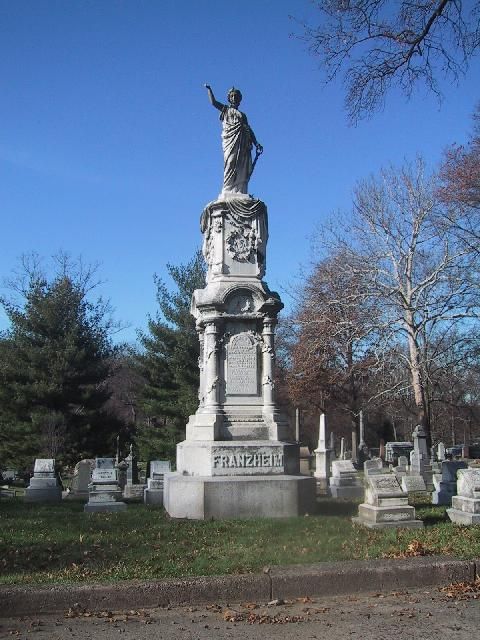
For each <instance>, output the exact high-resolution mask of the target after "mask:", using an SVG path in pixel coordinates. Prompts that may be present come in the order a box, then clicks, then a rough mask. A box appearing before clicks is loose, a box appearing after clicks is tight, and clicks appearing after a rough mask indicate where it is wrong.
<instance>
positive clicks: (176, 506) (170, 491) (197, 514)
mask: <svg viewBox="0 0 480 640" xmlns="http://www.w3.org/2000/svg"><path fill="white" fill-rule="evenodd" d="M165 489H166V490H165V508H166V510H167V511H168V513H169V514H170V515H171V516H172V517H174V518H190V519H197V520H206V519H209V518H215V519H223V518H242V519H246V518H290V517H294V516H300V515H305V514H306V513H311V509H312V508H313V506H314V504H315V479H314V478H308V477H306V476H287V475H281V476H263V477H262V476H238V477H228V476H221V477H216V478H206V477H194V476H182V475H179V474H174V473H170V474H166V475H165Z"/></svg>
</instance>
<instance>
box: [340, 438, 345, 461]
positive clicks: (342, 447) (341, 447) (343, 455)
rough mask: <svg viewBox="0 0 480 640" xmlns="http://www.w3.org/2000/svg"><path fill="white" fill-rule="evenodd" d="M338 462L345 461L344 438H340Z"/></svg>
mask: <svg viewBox="0 0 480 640" xmlns="http://www.w3.org/2000/svg"><path fill="white" fill-rule="evenodd" d="M340 460H345V438H340Z"/></svg>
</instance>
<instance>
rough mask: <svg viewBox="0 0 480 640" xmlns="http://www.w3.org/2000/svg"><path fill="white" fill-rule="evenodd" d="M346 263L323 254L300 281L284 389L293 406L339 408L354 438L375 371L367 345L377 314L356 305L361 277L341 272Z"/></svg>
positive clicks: (339, 254)
mask: <svg viewBox="0 0 480 640" xmlns="http://www.w3.org/2000/svg"><path fill="white" fill-rule="evenodd" d="M346 258H347V256H346V255H344V253H343V252H342V251H339V252H337V253H333V254H332V255H329V256H328V258H326V259H325V260H322V261H320V262H319V263H318V264H316V265H315V266H314V268H313V270H312V272H311V274H310V276H309V277H308V278H307V280H306V282H305V285H304V287H303V290H302V292H301V295H300V298H299V300H298V306H297V309H296V310H295V312H294V313H293V314H292V316H291V317H290V318H289V327H290V330H291V333H292V337H291V340H290V341H291V349H290V356H291V359H290V360H291V361H290V365H291V366H290V374H289V378H288V386H289V392H290V395H291V397H292V398H293V400H294V402H295V404H296V405H297V406H305V405H306V406H308V407H309V408H310V409H312V408H314V409H315V410H316V411H317V412H320V411H322V412H324V411H328V413H329V415H331V413H332V411H333V410H334V408H335V409H336V410H337V411H338V410H339V409H340V410H341V411H342V413H343V415H344V416H348V417H349V420H348V419H347V422H348V421H349V422H350V428H351V430H352V432H355V433H356V432H357V430H358V420H359V413H360V410H361V409H362V408H365V405H366V404H367V403H368V402H369V398H370V394H371V391H372V385H371V382H372V378H373V377H374V375H375V372H376V370H377V364H378V363H377V362H376V360H375V356H374V353H373V351H372V349H371V345H372V344H373V343H375V342H376V340H377V339H378V337H377V336H376V335H375V333H376V330H377V327H378V323H375V322H374V321H373V320H374V318H375V317H376V316H377V315H378V313H377V310H376V308H375V307H374V306H372V304H371V301H370V300H369V299H368V298H364V299H363V300H361V301H359V299H358V291H359V290H361V289H362V287H363V285H362V275H361V274H360V273H359V272H355V273H353V272H347V271H346V270H344V269H343V263H344V261H345V259H346Z"/></svg>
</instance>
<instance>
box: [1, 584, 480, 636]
mask: <svg viewBox="0 0 480 640" xmlns="http://www.w3.org/2000/svg"><path fill="white" fill-rule="evenodd" d="M479 595H480V594H479V592H476V593H475V592H473V591H468V590H467V589H465V588H463V587H462V586H446V587H432V588H427V589H426V588H422V589H408V590H406V589H402V590H396V591H389V592H387V593H370V594H360V595H357V594H355V595H346V596H335V597H333V596H326V597H322V598H318V597H312V598H308V597H305V598H294V599H288V600H284V601H282V602H278V603H273V604H270V605H268V604H267V603H265V602H243V603H236V604H234V603H231V604H228V605H227V604H225V603H223V604H219V603H211V604H203V605H195V606H191V605H189V606H183V607H172V608H170V607H168V608H167V607H163V608H162V607H154V608H151V609H136V610H131V611H123V612H121V613H120V612H114V611H99V612H89V611H75V610H67V611H65V612H62V613H56V614H49V615H36V616H24V617H21V618H18V617H17V618H3V619H0V638H18V639H19V640H24V639H27V638H31V637H34V638H36V640H70V639H71V638H78V637H80V638H82V639H83V640H90V639H98V638H102V640H110V639H114V638H118V637H121V638H123V640H163V639H167V638H168V640H210V639H212V638H214V639H216V638H219V639H220V638H221V639H222V640H223V639H224V638H232V639H234V640H245V639H246V638H249V639H250V640H255V639H257V638H258V639H262V640H268V639H270V638H272V639H274V640H287V639H288V640H290V639H291V638H305V639H312V640H316V639H319V640H320V639H321V640H338V638H362V639H363V638H375V640H389V639H391V638H396V640H411V639H412V638H414V639H415V640H438V639H439V638H446V637H454V638H456V640H471V639H472V638H475V637H477V635H478V613H479V612H478V605H479V603H478V597H479ZM119 634H121V635H120V636H119Z"/></svg>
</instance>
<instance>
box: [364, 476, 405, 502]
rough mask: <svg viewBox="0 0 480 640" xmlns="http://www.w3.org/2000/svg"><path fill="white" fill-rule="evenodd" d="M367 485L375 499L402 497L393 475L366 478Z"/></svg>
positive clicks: (400, 489)
mask: <svg viewBox="0 0 480 640" xmlns="http://www.w3.org/2000/svg"><path fill="white" fill-rule="evenodd" d="M368 485H369V487H370V489H371V491H372V493H373V494H374V495H375V496H377V497H382V496H403V491H402V488H401V487H400V484H399V483H398V480H397V478H396V477H395V476H393V475H386V474H379V475H373V476H368Z"/></svg>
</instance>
